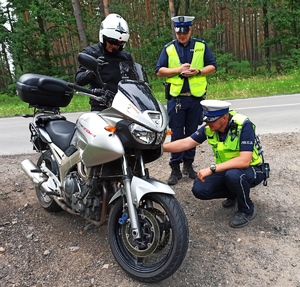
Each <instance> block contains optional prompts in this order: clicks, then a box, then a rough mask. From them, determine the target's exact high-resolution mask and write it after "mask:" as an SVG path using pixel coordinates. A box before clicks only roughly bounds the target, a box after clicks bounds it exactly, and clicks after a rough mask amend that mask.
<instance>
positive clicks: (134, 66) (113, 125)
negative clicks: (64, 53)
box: [17, 53, 189, 283]
mask: <svg viewBox="0 0 300 287" xmlns="http://www.w3.org/2000/svg"><path fill="white" fill-rule="evenodd" d="M78 61H79V63H80V64H81V65H82V66H84V67H85V68H86V69H88V70H89V71H91V72H93V73H94V74H95V75H96V77H97V79H98V80H99V83H101V85H102V88H100V89H93V90H91V89H87V88H84V87H81V86H78V85H76V84H74V83H69V82H66V81H63V80H61V79H57V78H53V77H49V76H45V75H40V74H24V75H22V76H21V77H20V78H19V80H18V81H17V93H18V95H19V98H20V99H21V100H22V101H24V102H26V103H28V104H29V107H30V108H33V114H30V115H29V114H28V115H24V116H25V117H33V120H32V122H31V123H30V124H29V130H30V133H31V138H30V141H31V143H32V145H33V149H34V150H35V151H36V152H38V153H39V154H40V156H39V159H38V161H37V163H36V164H35V163H33V162H32V161H31V160H29V159H25V160H24V161H23V162H22V163H21V166H22V169H23V171H24V172H25V173H26V174H27V176H28V177H29V178H30V179H31V180H32V182H33V184H34V186H35V190H36V196H37V199H38V201H39V203H40V205H41V206H42V207H43V208H44V209H45V210H47V211H49V212H57V211H60V210H65V211H67V212H69V213H71V214H74V215H78V216H81V217H83V218H85V219H86V220H88V221H89V222H92V223H93V224H95V225H97V226H101V225H103V224H105V223H106V224H107V228H108V241H109V245H110V249H111V251H112V253H113V255H114V258H115V260H116V261H117V262H118V264H119V265H120V267H121V268H122V269H123V270H124V271H125V272H126V273H127V274H128V275H129V276H131V277H133V278H134V279H136V280H138V281H141V282H146V283H154V282H159V281H161V280H164V279H166V278H168V277H169V276H171V275H172V274H174V273H175V272H176V271H177V270H178V268H179V267H180V266H181V264H182V262H183V260H184V258H185V255H186V253H187V248H188V241H189V230H188V223H187V219H186V216H185V214H184V211H183V209H182V207H181V206H180V204H179V202H178V200H177V199H176V198H175V196H174V195H175V193H174V191H173V190H172V189H171V188H170V187H169V186H168V185H166V184H164V183H163V182H160V181H158V180H156V179H155V178H152V177H150V175H149V170H148V168H147V167H146V164H147V163H150V162H153V161H155V160H157V159H158V158H159V157H160V156H161V155H162V144H163V142H164V140H165V138H166V133H167V124H168V115H167V113H166V111H165V108H164V107H163V105H162V104H161V103H160V102H158V101H157V100H156V99H155V97H154V96H153V94H152V91H151V86H150V84H149V82H148V80H147V75H146V73H145V72H144V70H143V67H142V66H141V65H140V64H138V63H135V62H122V63H120V73H121V75H122V79H121V81H120V82H119V84H118V91H117V93H116V94H115V95H114V97H112V100H111V102H110V107H108V108H107V109H105V110H103V111H101V112H98V113H97V112H86V113H83V114H82V115H80V116H79V118H78V119H77V121H76V123H73V122H70V121H68V120H67V119H66V118H65V117H64V116H63V115H61V113H60V108H62V107H66V106H67V105H68V104H69V103H70V102H71V100H72V97H73V95H74V93H75V92H76V93H77V94H78V93H79V94H82V95H85V96H88V97H90V98H93V99H96V100H98V101H99V102H100V103H101V101H102V103H103V102H105V103H106V104H107V98H108V96H109V95H110V93H109V91H108V90H106V89H105V83H103V82H102V80H101V76H100V74H99V72H98V63H97V61H96V60H95V59H94V58H93V57H91V56H89V55H87V54H84V53H80V54H79V55H78Z"/></svg>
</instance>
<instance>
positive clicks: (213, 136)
mask: <svg viewBox="0 0 300 287" xmlns="http://www.w3.org/2000/svg"><path fill="white" fill-rule="evenodd" d="M229 113H230V114H231V115H232V118H231V122H232V121H234V122H235V123H236V124H237V129H236V131H235V136H234V134H232V132H231V131H230V130H229V131H228V134H227V135H226V139H225V141H224V142H220V141H219V138H218V133H217V132H214V131H211V130H210V128H209V127H208V126H206V127H205V133H206V138H207V142H208V143H209V144H210V145H211V146H212V150H213V153H214V157H215V161H216V163H222V162H226V161H228V160H230V159H232V158H234V157H237V156H239V154H240V135H241V130H242V126H243V123H244V121H245V120H247V119H248V118H247V117H246V116H244V115H241V114H239V113H237V112H235V111H230V112H229ZM253 128H254V131H255V125H254V124H253ZM261 162H262V158H261V156H260V155H259V154H258V150H257V148H256V146H255V145H254V149H253V153H252V159H251V163H250V165H252V166H253V165H258V164H260V163H261Z"/></svg>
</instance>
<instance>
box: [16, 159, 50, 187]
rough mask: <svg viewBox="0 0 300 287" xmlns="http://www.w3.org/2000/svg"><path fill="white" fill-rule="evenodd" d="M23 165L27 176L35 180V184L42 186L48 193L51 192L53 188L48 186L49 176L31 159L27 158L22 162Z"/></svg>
mask: <svg viewBox="0 0 300 287" xmlns="http://www.w3.org/2000/svg"><path fill="white" fill-rule="evenodd" d="M21 167H22V169H23V171H25V173H26V174H27V176H28V177H29V178H30V179H31V180H32V181H33V183H34V184H35V186H37V187H41V188H42V190H43V191H44V192H46V193H51V192H52V190H51V189H50V188H49V187H48V184H47V177H46V176H45V175H44V174H43V173H42V172H41V170H40V169H39V167H38V166H36V165H35V164H34V163H33V162H32V161H31V160H29V159H25V160H23V161H22V162H21Z"/></svg>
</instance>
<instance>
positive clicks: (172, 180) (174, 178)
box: [168, 164, 182, 185]
mask: <svg viewBox="0 0 300 287" xmlns="http://www.w3.org/2000/svg"><path fill="white" fill-rule="evenodd" d="M171 168H172V172H171V175H170V177H169V179H168V185H175V184H177V183H178V180H180V179H181V178H182V173H181V171H180V167H179V164H172V165H171Z"/></svg>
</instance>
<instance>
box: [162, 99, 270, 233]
mask: <svg viewBox="0 0 300 287" xmlns="http://www.w3.org/2000/svg"><path fill="white" fill-rule="evenodd" d="M201 105H202V107H203V115H204V118H203V121H204V122H206V125H203V126H201V127H200V128H199V129H198V130H197V131H196V132H195V133H193V134H192V135H191V136H190V137H187V138H184V139H181V140H177V141H174V142H171V143H166V144H164V146H163V147H164V151H165V152H180V151H183V150H187V149H190V148H193V147H196V146H197V145H199V144H201V143H203V142H204V141H205V140H207V142H208V144H210V145H211V146H212V150H213V154H214V157H215V163H214V164H212V165H211V166H209V167H206V168H203V169H201V170H199V171H198V173H197V178H196V179H195V181H194V185H193V188H192V192H193V194H194V196H195V197H197V198H199V199H202V200H210V199H216V198H226V200H224V201H223V202H222V205H223V207H224V208H229V207H233V206H235V205H236V203H237V213H236V214H235V215H234V217H233V218H232V220H231V221H230V224H229V225H230V226H231V227H234V228H238V227H243V226H245V225H247V224H248V223H249V222H250V221H251V220H252V219H253V218H254V217H255V210H254V204H253V202H252V200H251V199H250V188H252V187H254V186H256V185H258V184H259V183H261V182H262V181H263V180H266V175H265V173H264V171H263V168H262V166H264V163H263V156H262V151H261V150H262V149H261V146H260V144H259V139H258V137H257V136H256V134H255V125H254V124H253V123H252V122H251V121H250V120H249V119H248V118H247V117H246V116H244V115H242V114H239V113H238V112H236V111H234V110H229V106H230V105H231V104H230V103H229V102H226V101H217V100H204V101H201Z"/></svg>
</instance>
